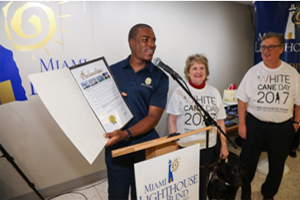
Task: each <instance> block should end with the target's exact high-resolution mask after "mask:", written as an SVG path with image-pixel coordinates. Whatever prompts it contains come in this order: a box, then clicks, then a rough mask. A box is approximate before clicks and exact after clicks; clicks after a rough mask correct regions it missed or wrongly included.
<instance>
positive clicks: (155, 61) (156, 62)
mask: <svg viewBox="0 0 300 200" xmlns="http://www.w3.org/2000/svg"><path fill="white" fill-rule="evenodd" d="M152 62H153V64H154V65H155V66H156V67H160V68H162V69H163V70H165V71H166V72H168V73H169V74H171V76H172V77H173V78H174V77H176V78H178V79H182V78H181V77H180V76H179V74H177V73H176V72H175V71H174V70H173V69H172V68H171V67H169V66H168V65H166V64H165V63H163V62H162V61H161V59H160V58H154V59H153V61H152Z"/></svg>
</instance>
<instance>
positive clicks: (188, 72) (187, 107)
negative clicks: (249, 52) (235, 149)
mask: <svg viewBox="0 0 300 200" xmlns="http://www.w3.org/2000/svg"><path fill="white" fill-rule="evenodd" d="M184 74H185V78H186V79H187V85H188V88H189V90H190V91H191V93H192V95H193V97H194V98H195V99H196V100H197V101H198V102H199V104H200V105H201V106H202V107H203V108H204V109H205V110H206V111H207V112H208V113H209V114H210V116H211V117H212V118H213V119H214V120H215V121H216V122H217V124H218V126H219V127H220V128H221V129H222V130H223V132H224V133H225V124H224V119H225V118H226V112H225V109H224V106H223V102H222V98H221V95H220V93H219V91H218V90H217V89H216V88H215V87H213V86H211V85H209V84H207V83H206V81H207V80H208V79H207V77H208V75H209V69H208V60H207V58H206V57H205V56H203V55H200V54H195V55H191V56H189V57H188V58H187V60H186V66H185V68H184ZM167 113H168V114H169V119H168V120H169V125H168V126H169V133H170V134H171V133H180V134H183V133H186V132H190V131H194V130H198V129H201V128H204V127H206V125H205V122H204V120H203V117H202V116H201V114H200V113H199V111H198V110H197V106H196V105H195V103H194V102H193V100H192V99H191V98H190V96H189V95H188V94H187V93H186V92H185V91H184V90H183V89H182V88H181V87H178V88H176V89H175V91H174V92H173V94H172V96H171V99H170V102H169V104H168V108H167ZM217 132H218V130H217V128H216V127H214V128H213V129H211V130H210V133H209V146H208V149H207V151H208V161H209V164H212V163H213V162H215V161H216V159H215V160H214V159H213V158H214V152H215V146H216V143H217ZM220 139H221V148H220V154H219V157H220V158H223V159H225V158H226V157H227V156H228V154H229V153H228V149H227V144H226V137H225V136H224V135H223V134H220ZM197 143H199V144H200V166H203V167H204V165H205V161H206V160H205V156H206V150H205V149H206V132H205V131H204V132H200V133H196V134H194V135H191V136H188V137H184V138H181V139H180V140H179V141H178V145H179V147H181V148H183V147H187V146H191V145H194V144H197ZM204 175H205V173H204V168H202V167H201V168H200V199H204V198H205V197H204V189H205V185H206V183H205V180H206V178H205V177H204Z"/></svg>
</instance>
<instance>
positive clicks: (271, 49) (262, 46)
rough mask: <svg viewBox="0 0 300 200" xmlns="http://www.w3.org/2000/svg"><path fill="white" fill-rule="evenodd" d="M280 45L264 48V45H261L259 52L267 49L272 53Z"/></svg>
mask: <svg viewBox="0 0 300 200" xmlns="http://www.w3.org/2000/svg"><path fill="white" fill-rule="evenodd" d="M280 46H281V45H270V46H265V45H261V46H260V48H261V50H263V51H264V50H266V49H268V50H269V51H273V50H274V49H275V47H280Z"/></svg>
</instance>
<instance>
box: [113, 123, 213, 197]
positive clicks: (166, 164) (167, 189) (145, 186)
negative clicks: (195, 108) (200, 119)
mask: <svg viewBox="0 0 300 200" xmlns="http://www.w3.org/2000/svg"><path fill="white" fill-rule="evenodd" d="M211 128H212V127H211V126H208V127H205V128H202V129H198V130H195V131H191V132H188V133H184V134H178V135H177V134H173V135H171V137H170V135H168V136H165V137H161V138H157V139H154V140H150V141H147V142H143V143H139V144H136V145H132V146H128V147H125V148H121V149H116V150H114V151H112V157H118V156H122V155H126V154H130V153H134V152H137V151H141V150H145V158H146V161H144V162H139V163H136V164H135V165H134V167H135V179H136V191H137V196H138V197H139V199H141V200H146V199H154V198H155V199H156V198H159V197H162V196H164V197H165V198H166V199H179V198H180V199H183V198H190V199H198V198H199V184H200V182H199V181H198V180H200V178H199V176H200V174H199V163H200V160H199V159H200V157H199V154H200V151H199V145H192V146H190V147H187V148H183V149H180V150H178V151H176V150H177V149H179V148H178V145H177V142H176V141H177V140H178V139H180V138H183V137H187V136H190V135H193V134H196V133H199V132H206V135H208V134H209V133H208V132H209V130H210V129H211ZM152 158H153V159H152ZM191 158H192V159H191ZM145 172H147V174H145ZM149 174H151V175H149ZM186 181H189V184H183V182H184V183H185V182H186ZM178 185H179V186H178ZM172 188H173V189H172Z"/></svg>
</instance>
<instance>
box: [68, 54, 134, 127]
mask: <svg viewBox="0 0 300 200" xmlns="http://www.w3.org/2000/svg"><path fill="white" fill-rule="evenodd" d="M69 69H70V71H71V74H72V75H73V77H74V79H75V81H76V82H77V84H78V86H79V88H80V90H81V91H82V93H83V95H84V97H85V98H86V100H87V102H88V103H89V105H90V106H91V108H92V110H93V112H94V113H95V115H96V117H97V118H98V120H99V122H100V123H101V125H102V127H103V129H104V130H105V132H112V131H114V130H116V129H122V128H123V127H124V126H125V125H126V124H127V123H128V122H129V121H130V120H131V119H132V118H133V114H132V112H131V110H130V108H129V107H128V105H127V104H126V102H125V101H124V99H123V97H122V95H121V93H120V90H119V88H118V85H117V84H116V82H115V79H114V77H113V75H112V74H111V72H110V70H109V67H108V64H107V62H106V60H105V58H104V57H100V58H96V59H94V60H91V61H88V62H86V63H82V64H79V65H76V66H73V67H70V68H69Z"/></svg>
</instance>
